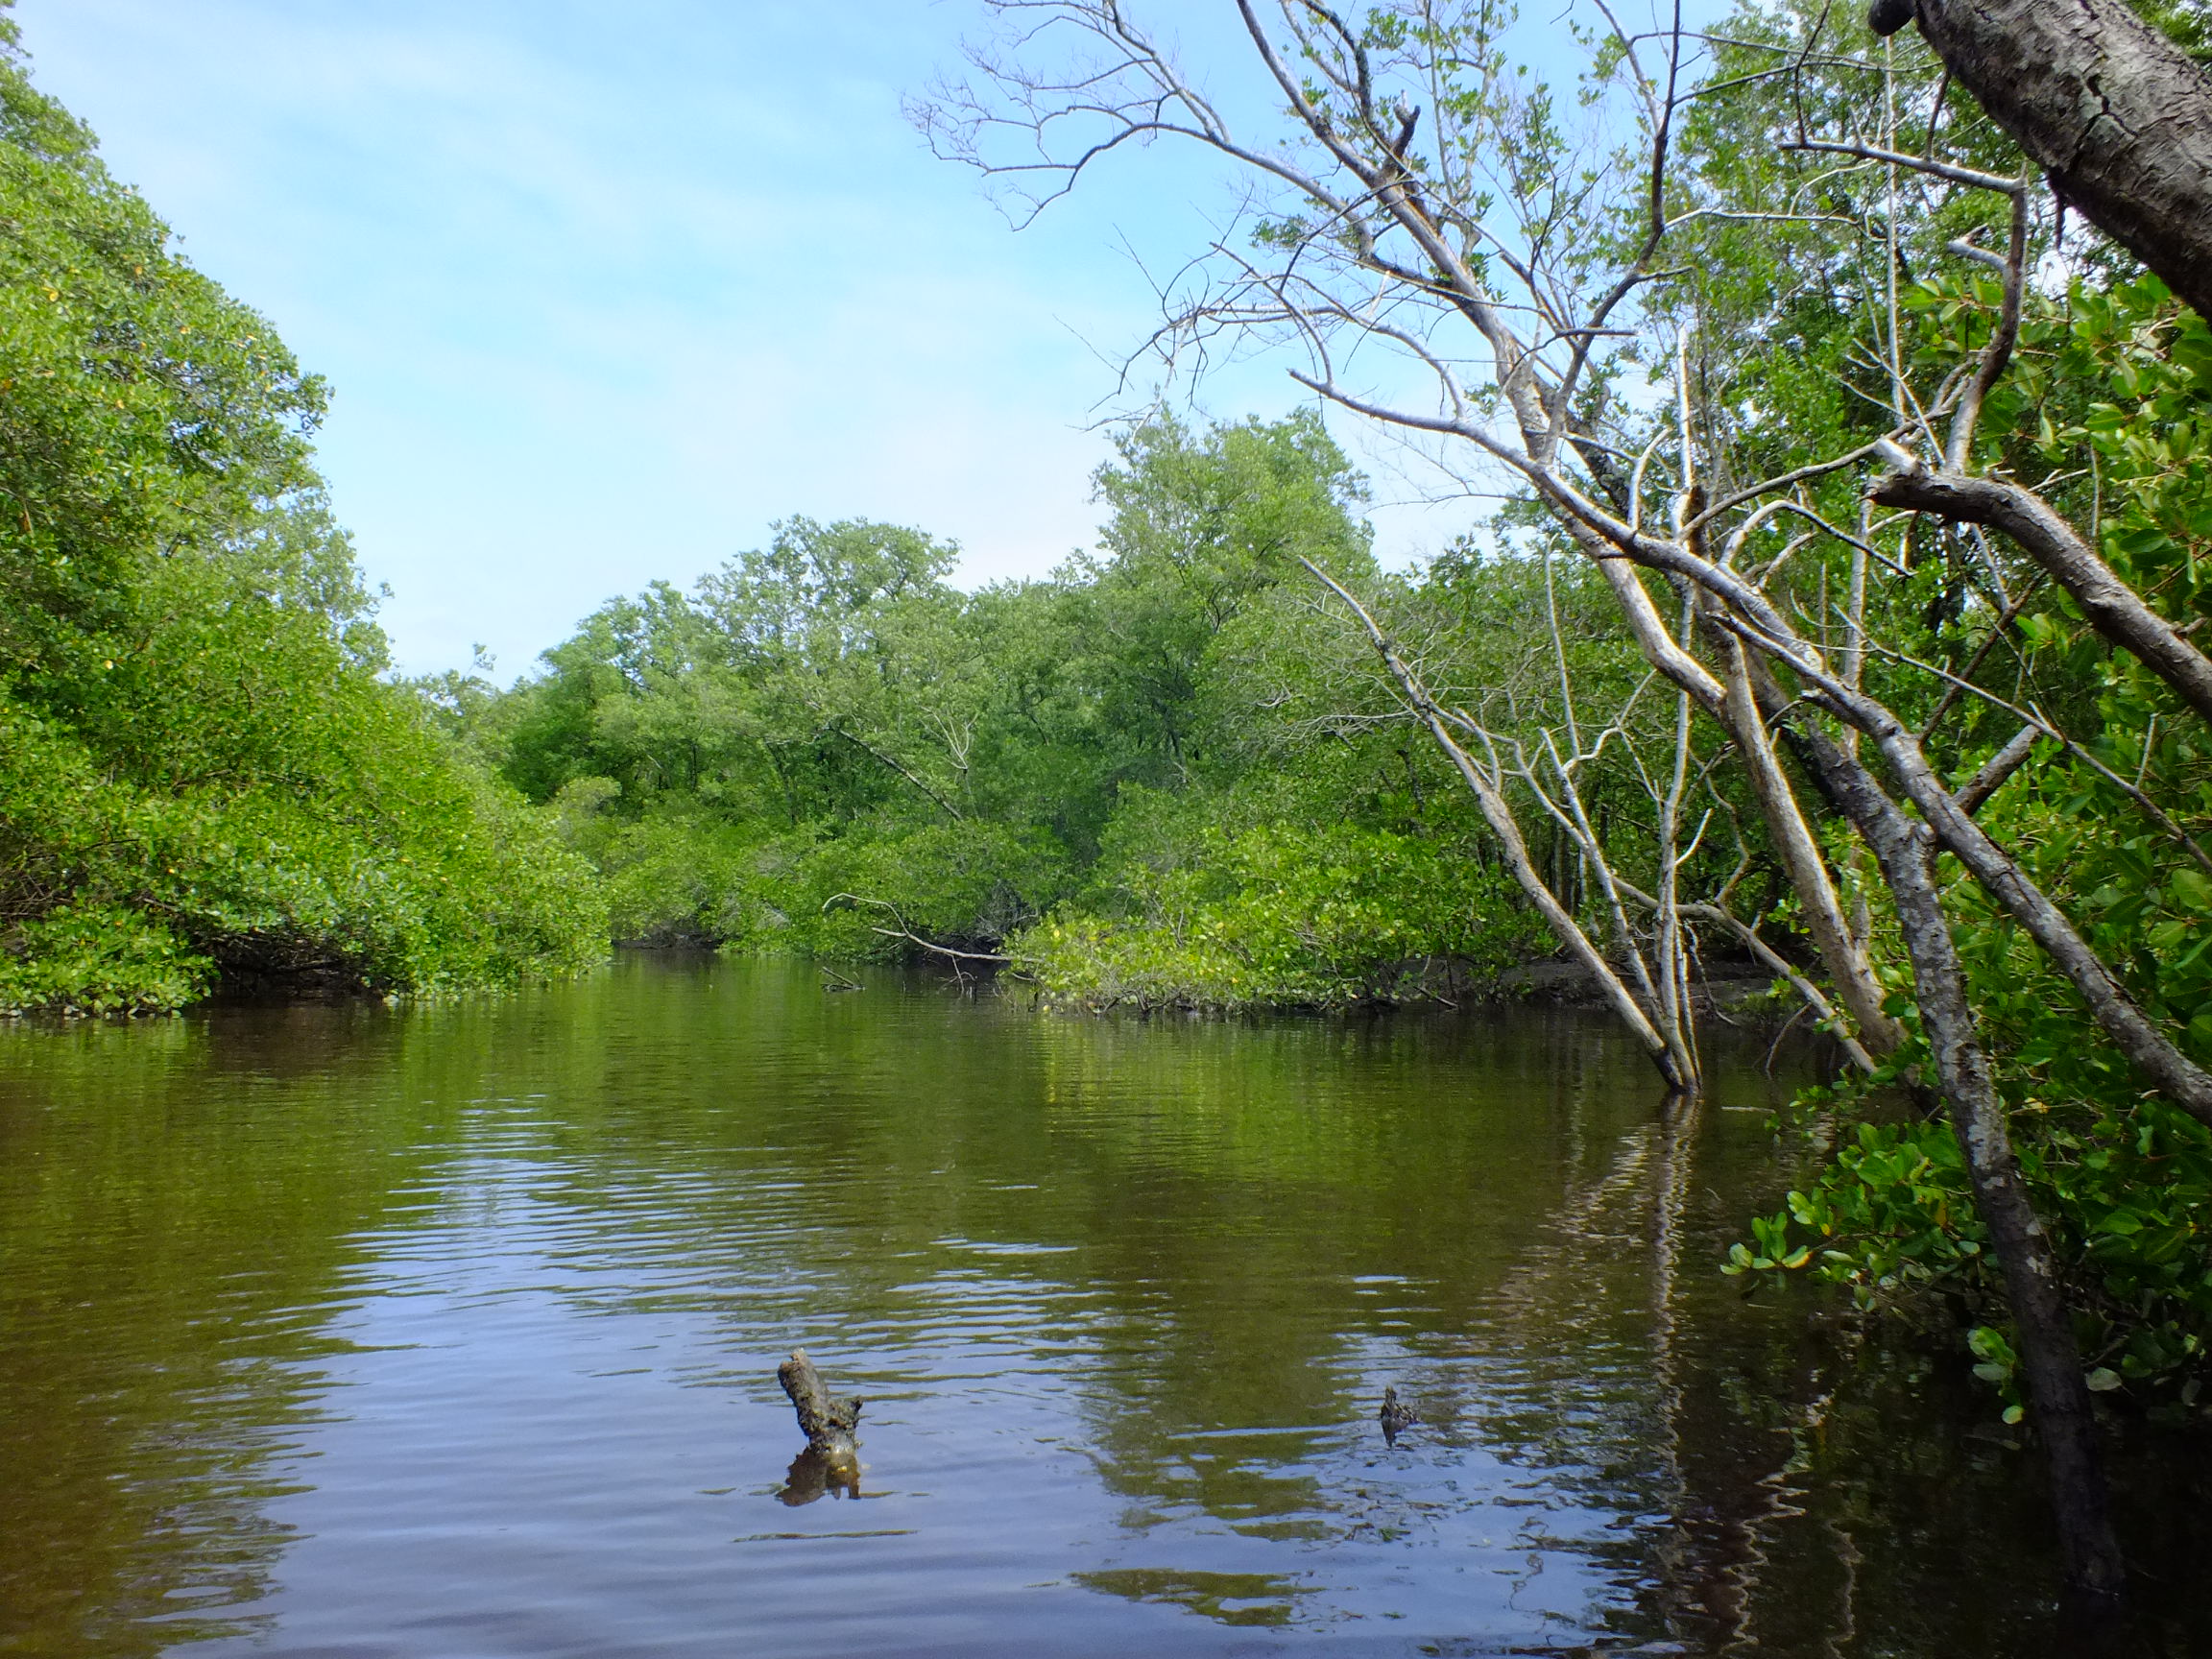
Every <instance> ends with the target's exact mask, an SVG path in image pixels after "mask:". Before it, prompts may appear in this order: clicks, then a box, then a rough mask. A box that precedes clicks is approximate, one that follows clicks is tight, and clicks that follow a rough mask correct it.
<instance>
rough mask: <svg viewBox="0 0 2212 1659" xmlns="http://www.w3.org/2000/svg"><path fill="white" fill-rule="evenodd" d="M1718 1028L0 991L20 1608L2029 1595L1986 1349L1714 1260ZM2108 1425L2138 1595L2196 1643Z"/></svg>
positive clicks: (583, 1000) (1635, 1634) (2177, 1554)
mask: <svg viewBox="0 0 2212 1659" xmlns="http://www.w3.org/2000/svg"><path fill="white" fill-rule="evenodd" d="M1757 1057H1758V1056H1757V1050H1755V1049H1754V1050H1752V1051H1751V1053H1750V1060H1749V1061H1747V1062H1745V1063H1744V1064H1743V1065H1742V1066H1740V1067H1739V1068H1738V1069H1737V1070H1735V1071H1733V1072H1724V1076H1723V1083H1722V1087H1721V1089H1720V1091H1719V1094H1718V1096H1717V1098H1716V1099H1715V1100H1713V1101H1712V1102H1711V1103H1710V1104H1709V1105H1708V1106H1707V1107H1706V1108H1705V1109H1704V1110H1703V1112H1702V1114H1701V1116H1700V1117H1699V1118H1698V1119H1697V1120H1695V1122H1691V1123H1686V1124H1677V1125H1673V1126H1669V1125H1667V1124H1666V1123H1664V1122H1663V1120H1662V1118H1661V1116H1660V1113H1659V1111H1658V1104H1659V1103H1658V1100H1657V1098H1656V1094H1655V1091H1654V1089H1653V1087H1652V1085H1651V1081H1650V1078H1649V1076H1648V1073H1647V1070H1646V1069H1645V1068H1644V1066H1643V1064H1642V1062H1641V1061H1640V1060H1639V1059H1638V1058H1637V1057H1636V1056H1635V1055H1634V1054H1633V1053H1632V1052H1631V1051H1629V1050H1628V1049H1627V1048H1626V1047H1625V1046H1623V1045H1622V1044H1620V1043H1619V1042H1618V1041H1616V1040H1615V1039H1614V1037H1613V1036H1612V1035H1611V1034H1610V1032H1609V1031H1608V1030H1607V1028H1606V1027H1605V1026H1604V1024H1603V1023H1602V1022H1595V1021H1592V1020H1590V1019H1587V1018H1585V1017H1580V1016H1575V1015H1568V1014H1559V1013H1551V1014H1546V1013H1517V1014H1508V1015H1502V1016H1497V1017H1483V1018H1480V1019H1472V1018H1471V1019H1445V1018H1425V1019H1411V1018H1405V1019H1397V1020H1390V1021H1383V1022H1288V1021H1286V1022H1281V1023H1274V1024H1263V1025H1235V1024H1231V1025H1223V1024H1206V1023H1185V1022H1167V1023H1150V1024H1145V1023H1136V1022H1126V1023H1119V1022H1092V1021H1081V1020H1070V1019H1058V1018H1052V1017H1045V1016H1038V1015H1034V1014H1031V1013H1030V1012H1028V1011H1027V1010H1025V1009H1023V1008H1022V1007H1020V1006H1018V1005H1014V1004H1010V1003H993V1002H990V1001H985V1002H982V1003H967V1002H962V1001H959V1000H956V999H954V998H950V997H949V996H947V995H946V994H945V993H944V991H943V990H942V989H941V988H940V987H937V986H935V985H933V984H931V983H928V982H926V981H922V980H903V981H902V980H900V979H897V978H895V977H891V976H888V975H878V976H873V977H872V983H871V985H870V988H869V989H868V990H867V991H866V992H865V993H863V994H861V995H858V996H825V995H824V994H823V993H822V992H821V990H820V989H819V982H818V980H817V978H816V977H815V976H814V975H813V974H811V973H809V972H807V971H805V969H786V968H781V967H765V968H760V967H732V966H724V965H701V966H691V967H682V966H676V965H669V964H663V963H655V962H651V961H632V962H629V963H626V964H624V965H622V966H621V967H619V968H618V969H616V970H615V971H613V972H612V973H611V974H607V975H605V976H603V977H601V978H599V979H597V980H594V981H592V982H589V983H586V984H583V985H578V986H573V987H566V988H561V989H556V990H550V991H542V992H536V993H532V994H529V995H527V996H524V997H520V998H515V999H512V1000H507V1001H496V1002H486V1003H482V1004H469V1005H463V1006H449V1007H441V1008H427V1009H416V1010H408V1011H399V1012H392V1011H386V1010H382V1009H369V1008H344V1007H340V1008H331V1007H314V1008H292V1009H235V1010H226V1011H219V1012H216V1013H212V1014H209V1015H206V1016H204V1017H201V1018H195V1019H190V1020H185V1021H180V1022H168V1023H162V1024H153V1025H142V1026H135V1027H112V1026H85V1027H78V1028H74V1029H68V1030H60V1031H55V1030H43V1031H39V1030H22V1031H16V1032H12V1033H0V1653H7V1654H52V1655H66V1656H69V1659H81V1656H91V1659H104V1656H108V1655H139V1654H155V1653H161V1652H169V1651H173V1650H182V1651H186V1652H190V1653H192V1654H194V1655H196V1656H204V1659H218V1656H228V1655H237V1654H249V1653H275V1654H288V1655H319V1656H323V1659H339V1656H345V1659H372V1656H375V1659H383V1656H387V1655H390V1656H395V1659H397V1656H402V1655H404V1656H410V1659H412V1656H424V1659H429V1656H437V1659H451V1656H460V1655H466V1656H477V1655H482V1656H499V1659H506V1656H521V1655H530V1656H538V1655H574V1656H577V1659H585V1656H590V1659H613V1656H618V1655H645V1654H652V1655H657V1656H659V1655H667V1656H689V1655H700V1656H707V1655H714V1656H717V1659H719V1656H722V1655H740V1654H744V1655H750V1654H763V1655H809V1654H840V1655H844V1654H868V1655H905V1654H931V1653H942V1654H948V1655H950V1654H962V1655H966V1654H977V1655H1017V1654H1020V1655H1031V1654H1050V1655H1058V1654H1070V1655H1085V1654H1166V1655H1183V1654H1264V1653H1271V1652H1276V1651H1285V1652H1293V1653H1302V1652H1337V1651H1345V1652H1356V1653H1375V1654H1400V1653H1404V1654H1437V1655H1472V1654H1486V1653H1493V1652H1504V1651H1512V1652H1528V1651H1536V1652H1578V1651H1582V1650H1585V1649H1589V1648H1604V1649H1615V1650H1618V1649H1623V1648H1626V1649H1632V1650H1633V1649H1638V1648H1641V1649H1643V1650H1645V1651H1687V1652H1695V1653H1706V1652H1712V1653H1719V1652H1722V1651H1727V1652H1732V1653H1745V1654H1808V1655H1821V1654H1838V1655H1843V1654H1849V1655H1860V1654H1866V1655H1872V1654H1900V1655H1928V1656H1930V1659H1934V1656H1936V1655H1941V1656H1943V1659H1956V1656H1961V1655H1966V1656H1971V1655H1999V1654H2018V1653H2052V1652H2056V1651H2057V1650H2058V1649H2057V1647H2056V1646H2055V1643H2056V1636H2055V1634H2054V1632H2055V1631H2056V1623H2055V1620H2054V1611H2053V1607H2052V1589H2053V1584H2054V1570H2053V1562H2052V1555H2051V1549H2050V1541H2049V1539H2048V1537H2047V1536H2046V1533H2045V1530H2044V1527H2043V1526H2042V1523H2041V1520H2040V1505H2039V1502H2038V1487H2037V1481H2038V1472H2037V1470H2036V1468H2035V1465H2034V1461H2033V1458H2034V1454H2033V1452H2032V1450H2025V1451H2024V1450H2019V1449H2015V1448H2011V1447H2008V1445H2007V1444H2005V1431H2002V1430H2001V1429H1999V1428H1997V1427H1996V1425H1995V1422H1994V1416H1993V1411H1992V1407H1991V1405H1990V1402H1989V1400H1988V1398H1987V1396H1986V1395H1985V1394H1984V1393H1982V1392H1978V1391H1977V1388H1976V1385H1974V1384H1972V1383H1971V1382H1970V1381H1969V1380H1967V1379H1965V1378H1963V1377H1962V1376H1961V1375H1960V1372H1959V1369H1958V1367H1957V1366H1955V1365H1953V1364H1950V1363H1949V1362H1947V1361H1946V1362H1940V1363H1936V1364H1934V1366H1933V1369H1931V1368H1930V1367H1931V1362H1930V1360H1929V1359H1928V1358H1926V1357H1925V1354H1923V1357H1921V1358H1914V1357H1913V1356H1912V1354H1911V1352H1909V1351H1901V1352H1899V1353H1897V1354H1888V1353H1884V1352H1882V1351H1879V1350H1872V1349H1866V1348H1863V1347H1854V1346H1853V1344H1852V1342H1851V1341H1850V1339H1849V1338H1848V1336H1847V1335H1846V1334H1843V1333H1842V1332H1841V1331H1839V1329H1837V1328H1835V1327H1833V1326H1831V1325H1830V1324H1829V1323H1828V1322H1827V1321H1825V1320H1823V1319H1822V1318H1820V1317H1819V1316H1818V1310H1819V1308H1820V1307H1821V1304H1820V1303H1819V1302H1817V1301H1816V1300H1815V1299H1812V1298H1807V1299H1805V1300H1802V1301H1794V1302H1789V1303H1776V1302H1774V1301H1773V1300H1772V1299H1771V1298H1770V1297H1768V1298H1767V1299H1764V1300H1753V1301H1750V1302H1746V1301H1745V1300H1744V1299H1743V1286H1741V1285H1740V1284H1738V1283H1735V1282H1732V1281H1728V1280H1724V1279H1722V1278H1720V1277H1719V1275H1718V1274H1717V1273H1716V1271H1715V1263H1716V1262H1717V1261H1718V1260H1719V1257H1720V1255H1721V1252H1722V1250H1723V1248H1724V1246H1725V1243H1726V1241H1727V1240H1728V1239H1729V1238H1733V1237H1735V1236H1736V1234H1737V1233H1738V1231H1739V1230H1740V1228H1741V1224H1742V1220H1743V1216H1744V1215H1745V1214H1747V1213H1748V1212H1749V1210H1750V1209H1751V1208H1752V1207H1753V1206H1754V1205H1756V1204H1763V1203H1771V1201H1772V1199H1773V1196H1774V1192H1775V1190H1776V1188H1777V1187H1778V1185H1780V1184H1782V1177H1781V1176H1780V1175H1779V1174H1778V1173H1777V1171H1776V1169H1775V1167H1774V1151H1773V1142H1772V1141H1771V1139H1770V1137H1769V1136H1768V1134H1767V1131H1766V1128H1765V1115H1766V1113H1767V1110H1768V1109H1769V1108H1770V1106H1771V1105H1772V1104H1773V1103H1774V1101H1775V1099H1776V1098H1777V1094H1776V1091H1777V1089H1778V1088H1779V1086H1778V1085H1776V1084H1774V1083H1771V1082H1769V1081H1768V1080H1767V1078H1766V1077H1765V1076H1764V1075H1762V1074H1761V1073H1760V1071H1759V1070H1758V1068H1757V1066H1756V1064H1755V1063H1753V1062H1755V1061H1756V1059H1757ZM802 1343H803V1344H805V1346H806V1347H807V1348H808V1349H809V1350H810V1351H811V1352H812V1353H813V1354H814V1355H815V1356H816V1357H817V1358H819V1359H820V1360H821V1361H822V1363H823V1364H824V1366H825V1368H826V1369H827V1370H828V1371H829V1374H830V1376H831V1380H832V1382H833V1383H840V1384H845V1385H849V1386H850V1388H852V1389H853V1390H854V1391H857V1392H859V1393H861V1394H863V1395H865V1396H866V1397H867V1400H868V1407H867V1412H866V1416H865V1419H864V1421H863V1424H862V1429H863V1440H864V1447H863V1450H864V1454H865V1456H866V1459H867V1468H866V1472H865V1475H864V1478H863V1480H862V1483H861V1490H860V1493H859V1496H858V1497H857V1498H853V1497H846V1496H841V1495H836V1494H831V1495H829V1496H824V1497H821V1498H819V1499H817V1500H816V1501H814V1502H811V1503H796V1502H792V1501H791V1500H793V1499H796V1498H800V1497H803V1496H805V1493H804V1492H793V1491H790V1490H789V1489H787V1488H786V1487H785V1479H786V1468H787V1466H788V1465H789V1464H790V1462H791V1458H792V1455H793V1453H794V1452H795V1451H796V1450H797V1448H798V1441H799V1436H798V1435H797V1433H796V1431H795V1430H794V1429H793V1426H792V1421H791V1414H790V1410H789V1408H788V1407H787V1406H786V1405H785V1403H784V1401H783V1399H782V1396H781V1393H780V1391H779V1390H778V1387H777V1384H776V1382H775V1377H774V1369H775V1365H776V1362H777V1361H778V1360H779V1359H780V1358H782V1356H783V1355H784V1354H785V1353H786V1352H788V1351H789V1350H790V1349H791V1348H792V1347H794V1346H796V1345H799V1344H802ZM1386 1383H1394V1384H1395V1385H1396V1386H1398V1388H1399V1389H1400V1390H1401V1392H1402V1393H1405V1394H1407V1395H1409V1396H1410V1397H1411V1398H1412V1399H1413V1400H1414V1401H1415V1402H1416V1404H1417V1407H1418V1409H1419V1410H1420V1412H1421V1414H1422V1416H1423V1418H1424V1419H1425V1421H1424V1423H1423V1424H1422V1426H1421V1427H1419V1428H1416V1429H1414V1430H1413V1431H1410V1432H1409V1433H1408V1434H1407V1436H1406V1437H1405V1438H1404V1439H1403V1440H1401V1441H1400V1442H1399V1444H1397V1445H1396V1446H1395V1447H1392V1446H1389V1445H1386V1444H1385V1443H1384V1440H1383V1435H1382V1432H1381V1431H1380V1429H1379V1428H1378V1426H1377V1424H1376V1422H1375V1409H1376V1406H1377V1403H1378V1401H1379V1399H1380V1397H1381V1393H1382V1389H1383V1386H1384V1385H1385V1384H1386ZM2126 1448H2127V1455H2126V1456H2125V1457H2124V1459H2123V1464H2122V1473H2123V1476H2124V1478H2125V1479H2126V1480H2127V1482H2128V1491H2127V1506H2128V1511H2129V1514H2130V1517H2131V1525H2132V1526H2133V1529H2134V1530H2133V1534H2132V1537H2131V1542H2132V1543H2133V1545H2134V1547H2135V1549H2136V1551H2137V1554H2138V1557H2139V1559H2141V1560H2142V1561H2143V1563H2144V1564H2145V1565H2146V1566H2147V1567H2148V1568H2149V1569H2150V1570H2151V1571H2152V1574H2153V1575H2154V1577H2153V1581H2152V1594H2151V1597H2150V1600H2149V1603H2148V1604H2147V1606H2146V1607H2145V1609H2144V1610H2143V1612H2142V1613H2141V1614H2140V1615H2139V1627H2138V1628H2137V1630H2136V1631H2135V1633H2134V1635H2133V1637H2132V1638H2131V1641H2132V1644H2133V1646H2132V1647H2131V1648H2130V1650H2131V1651H2151V1652H2170V1653H2186V1652H2195V1651H2212V1610H2208V1609H2207V1607H2206V1606H2205V1605H2204V1603H2205V1602H2206V1601H2207V1599H2212V1598H2208V1597H2207V1594H2206V1592H2205V1590H2204V1588H2203V1585H2202V1581H2201V1579H2200V1577H2199V1573H2200V1568H2199V1566H2198V1564H2199V1563H2200V1562H2201V1561H2202V1560H2203V1559H2204V1551H2205V1547H2206V1545H2207V1544H2212V1531H2208V1529H2207V1527H2206V1523H2205V1522H2204V1521H2203V1520H2202V1519H2200V1511H2201V1508H2202V1505H2201V1503H2200V1502H2199V1500H2200V1498H2201V1497H2202V1496H2203V1494H2202V1493H2201V1492H2200V1491H2198V1490H2197V1485H2198V1482H2199V1480H2200V1477H2201V1474H2202V1471H2203V1468H2204V1463H2203V1460H2202V1458H2201V1455H2200V1451H2199V1449H2198V1448H2197V1447H2196V1445H2195V1443H2194V1442H2193V1441H2191V1440H2189V1439H2188V1438H2187V1437H2185V1436H2182V1435H2180V1434H2177V1433H2169V1434H2167V1435H2166V1436H2165V1437H2164V1438H2158V1437H2156V1436H2155V1435H2153V1434H2152V1431H2146V1430H2142V1429H2140V1428H2137V1429H2135V1430H2133V1431H2130V1432H2129V1435H2128V1438H2127V1441H2126ZM1670 1644H1673V1645H1678V1646H1669V1645H1670Z"/></svg>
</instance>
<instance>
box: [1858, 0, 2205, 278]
mask: <svg viewBox="0 0 2212 1659" xmlns="http://www.w3.org/2000/svg"><path fill="white" fill-rule="evenodd" d="M1915 14H1916V15H1917V17H1918V20H1919V24H1920V33H1921V34H1922V35H1923V36H1926V37H1927V40H1928V44H1929V45H1931V46H1933V47H1934V48H1935V49H1936V56H1937V57H1939V58H1941V59H1942V60H1943V62H1944V65H1945V66H1946V67H1947V68H1949V70H1950V71H1951V75H1952V78H1953V79H1954V80H1956V81H1957V82H1958V83H1959V84H1960V85H1961V86H1963V87H1965V88H1966V89H1967V90H1968V91H1969V92H1971V93H1973V94H1974V97H1975V99H1976V100H1977V101H1978V102H1979V103H1980V104H1981V106H1982V108H1984V109H1986V110H1987V111H1988V112H1989V115H1990V118H1991V119H1992V120H1994V121H1995V122H1996V123H1997V124H1998V125H1999V126H2000V127H2002V128H2004V129H2005V131H2006V132H2009V133H2011V135H2012V136H2013V138H2014V139H2015V140H2016V141H2017V142H2018V144H2019V146H2020V148H2021V149H2023V150H2025V151H2027V152H2028V155H2029V156H2030V157H2031V158H2032V160H2033V161H2034V162H2035V164H2036V165H2037V166H2038V167H2041V168H2042V169H2043V171H2044V173H2045V174H2046V175H2047V176H2048V177H2049V179H2050V180H2051V183H2052V186H2053V188H2054V189H2056V191H2057V192H2058V193H2059V194H2060V195H2061V196H2062V197H2063V198H2064V199H2065V202H2066V204H2067V205H2068V206H2070V207H2075V208H2078V209H2080V212H2081V215H2082V217H2084V218H2086V219H2087V220H2088V221H2089V222H2090V223H2091V224H2093V225H2095V226H2096V227H2097V228H2099V229H2100V230H2102V231H2104V234H2105V235H2107V236H2109V237H2111V238H2112V239H2113V240H2114V241H2115V242H2118V243H2119V244H2120V245H2121V246H2122V247H2124V248H2126V249H2128V251H2129V252H2132V253H2133V254H2134V255H2135V256H2136V257H2137V258H2138V259H2140V260H2142V261H2143V263H2144V264H2146V265H2148V266H2150V267H2151V269H2152V270H2153V271H2155V272H2156V273H2157V274H2158V275H2159V276H2161V277H2163V278H2164V279H2165V282H2166V285H2167V286H2168V287H2169V288H2171V289H2173V290H2174V292H2175V293H2176V294H2177V295H2179V296H2180V297H2181V298H2182V299H2183V300H2185V301H2188V302H2189V303H2190V304H2191V305H2193V306H2195V307H2196V308H2197V310H2198V312H2199V314H2200V315H2202V316H2204V317H2207V318H2212V79H2207V78H2206V76H2205V75H2204V72H2203V71H2202V70H2200V69H2199V68H2198V67H2197V65H2196V64H2195V63H2193V62H2191V61H2190V60H2189V56H2188V54H2187V53H2185V52H2183V51H2182V50H2181V48H2180V47H2178V46H2176V45H2175V44H2174V42H2173V41H2172V40H2169V39H2168V38H2167V37H2166V36H2164V35H2162V34H2160V33H2159V32H2158V31H2157V30H2156V29H2154V28H2152V26H2151V25H2150V24H2148V23H2146V22H2144V21H2143V19H2142V18H2140V17H2138V16H2137V15H2136V14H2135V13H2134V12H2132V11H2131V10H2130V9H2129V8H2128V6H2127V5H2126V4H2125V0H1917V4H1916V5H1914V4H1913V3H1912V0H1903V3H1899V0H1878V3H1877V4H1876V5H1875V6H1874V7H1873V8H1872V9H1871V10H1870V12H1869V13H1868V21H1869V22H1871V23H1872V24H1873V25H1874V27H1875V28H1876V29H1877V30H1878V31H1879V32H1881V33H1883V34H1888V33H1891V32H1893V31H1894V30H1895V29H1897V28H1900V27H1902V26H1903V25H1904V23H1905V22H1906V21H1907V20H1908V19H1910V18H1911V17H1913V16H1914V15H1915Z"/></svg>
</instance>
